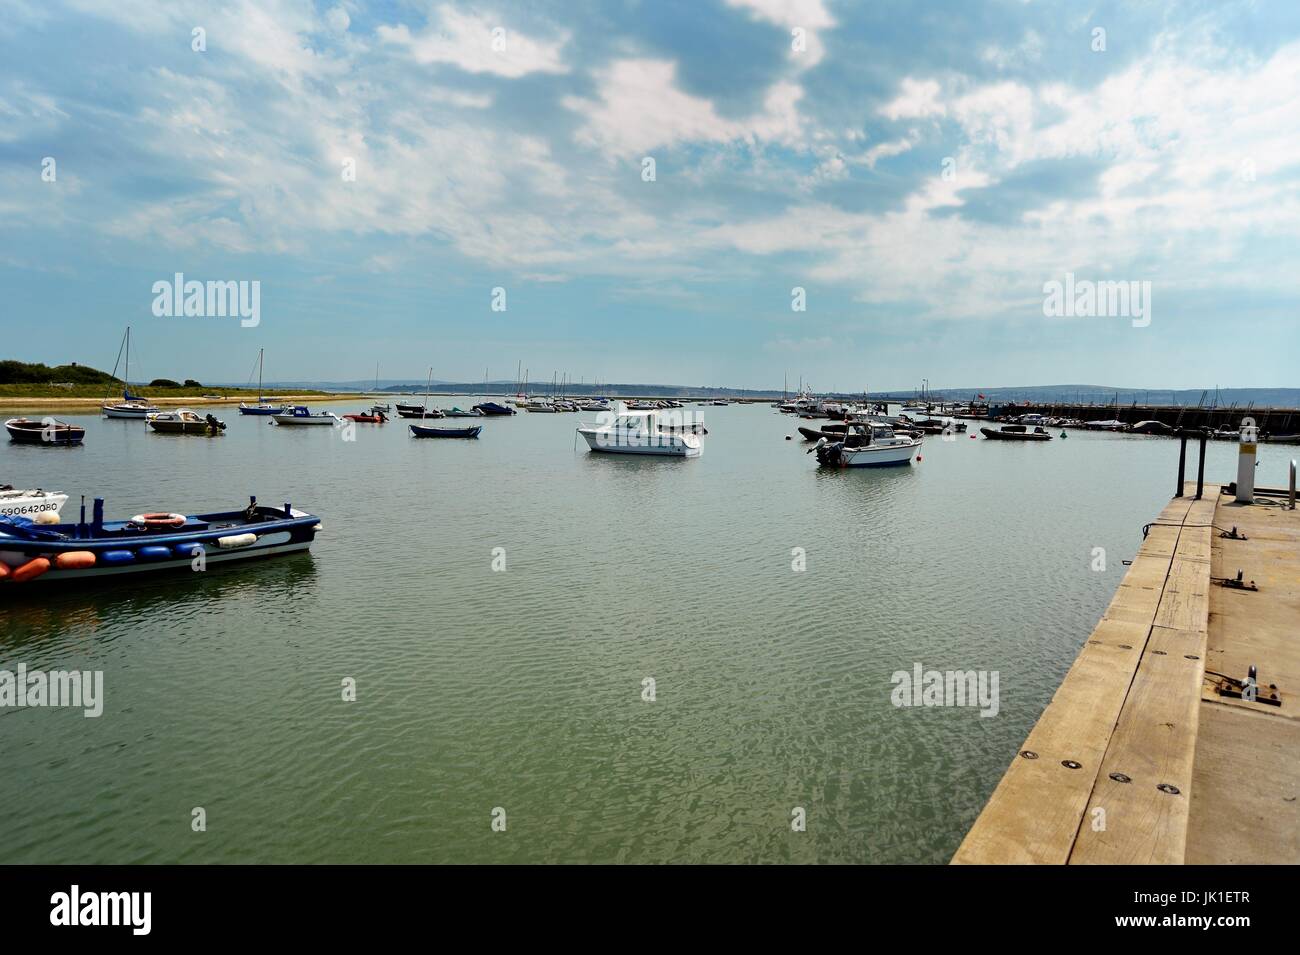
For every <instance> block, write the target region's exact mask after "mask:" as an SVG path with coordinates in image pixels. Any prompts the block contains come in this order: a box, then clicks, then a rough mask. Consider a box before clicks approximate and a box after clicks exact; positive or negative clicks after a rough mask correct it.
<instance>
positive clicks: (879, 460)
mask: <svg viewBox="0 0 1300 955" xmlns="http://www.w3.org/2000/svg"><path fill="white" fill-rule="evenodd" d="M920 449H921V445H920V443H919V442H918V443H916V444H912V445H898V446H896V447H866V448H845V449H843V450H842V451H841V452H840V463H839V465H838V466H839V467H842V468H891V467H906V466H907V465H909V464H911V463H912V459H913V458H914V457H916V453H917V451H919V450H920Z"/></svg>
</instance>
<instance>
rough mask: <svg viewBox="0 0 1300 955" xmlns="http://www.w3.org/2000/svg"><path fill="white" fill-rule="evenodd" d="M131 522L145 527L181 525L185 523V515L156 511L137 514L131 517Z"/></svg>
mask: <svg viewBox="0 0 1300 955" xmlns="http://www.w3.org/2000/svg"><path fill="white" fill-rule="evenodd" d="M131 523H132V524H142V525H144V526H145V527H182V526H184V524H185V515H184V514H168V513H166V512H164V511H156V512H154V513H151V514H137V515H136V516H135V517H133V518H131Z"/></svg>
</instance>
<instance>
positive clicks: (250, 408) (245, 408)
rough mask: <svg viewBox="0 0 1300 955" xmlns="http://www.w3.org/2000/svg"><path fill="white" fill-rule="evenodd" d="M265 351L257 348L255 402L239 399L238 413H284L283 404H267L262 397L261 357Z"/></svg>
mask: <svg viewBox="0 0 1300 955" xmlns="http://www.w3.org/2000/svg"><path fill="white" fill-rule="evenodd" d="M265 351H266V349H264V348H259V349H258V350H257V404H255V405H250V404H245V403H244V402H242V401H241V402H240V403H239V413H240V414H251V415H276V414H283V413H284V405H273V404H268V403H267V401H266V399H265V398H263V397H262V357H263V353H264V352H265Z"/></svg>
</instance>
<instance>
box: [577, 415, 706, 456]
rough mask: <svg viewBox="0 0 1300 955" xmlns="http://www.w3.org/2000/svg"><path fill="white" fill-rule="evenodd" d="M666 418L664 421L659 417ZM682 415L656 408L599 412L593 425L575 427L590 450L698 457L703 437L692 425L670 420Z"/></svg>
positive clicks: (701, 450) (702, 445)
mask: <svg viewBox="0 0 1300 955" xmlns="http://www.w3.org/2000/svg"><path fill="white" fill-rule="evenodd" d="M661 416H662V417H667V418H669V420H668V421H667V422H665V421H663V420H661ZM680 417H681V415H680V414H678V415H672V416H669V415H663V413H662V412H659V411H629V410H628V409H627V408H623V407H620V408H619V410H618V411H617V412H607V413H604V414H602V415H601V418H602V419H603V420H602V421H601V422H598V423H597V424H595V425H591V426H584V427H581V428H579V429H578V434H580V435H582V437H583V439H584V440H585V441H586V442H587V447H589V448H591V450H593V451H603V452H606V453H610V454H657V455H661V456H665V457H675V458H698V457H699V456H700V455H701V454H702V453H703V452H704V439H703V438H702V436H701V435H699V434H697V433H695V431H694V430H692V429H693V428H694V426H693V425H687V424H679V423H677V422H676V421H674V420H672V419H673V418H680ZM701 428H702V425H701Z"/></svg>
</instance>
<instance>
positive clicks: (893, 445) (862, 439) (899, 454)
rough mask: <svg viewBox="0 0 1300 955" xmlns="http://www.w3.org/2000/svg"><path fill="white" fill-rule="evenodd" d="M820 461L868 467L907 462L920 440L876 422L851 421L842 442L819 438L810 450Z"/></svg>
mask: <svg viewBox="0 0 1300 955" xmlns="http://www.w3.org/2000/svg"><path fill="white" fill-rule="evenodd" d="M811 450H813V451H816V452H817V461H818V463H820V464H824V465H827V466H829V467H837V468H871V467H886V466H889V465H900V464H911V463H912V459H913V458H914V457H916V453H917V452H918V451H920V450H921V439H920V438H914V437H911V436H909V435H900V434H895V433H894V429H893V428H889V427H886V426H884V425H878V424H859V423H853V424H850V425H849V426H848V431H847V433H846V435H845V438H844V440H842V441H830V440H829V439H827V438H825V437H823V438H821V439H820V440H819V441H818V442H817V444H816V445H814V446H813V448H812V449H811Z"/></svg>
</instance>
